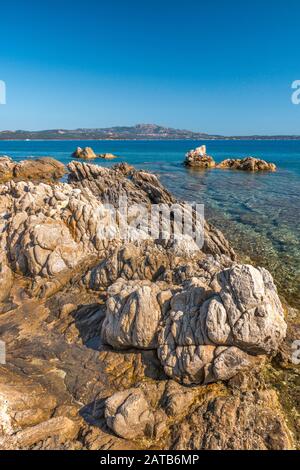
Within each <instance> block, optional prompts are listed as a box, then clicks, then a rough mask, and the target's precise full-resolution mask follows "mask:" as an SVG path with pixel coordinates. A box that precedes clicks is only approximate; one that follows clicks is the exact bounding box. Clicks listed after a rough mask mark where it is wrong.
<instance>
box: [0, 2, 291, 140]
mask: <svg viewBox="0 0 300 470" xmlns="http://www.w3.org/2000/svg"><path fill="white" fill-rule="evenodd" d="M299 18H300V2H298V0H288V1H281V0H276V1H274V0H273V1H271V0H261V1H258V0H252V1H251V2H250V1H249V2H242V1H233V0H228V1H225V0H214V1H213V2H208V1H205V2H202V1H191V0H186V1H180V2H179V1H176V0H173V1H169V0H160V1H157V0H152V1H150V2H142V1H133V0H127V1H125V0H123V1H121V0H115V1H111V0H110V1H105V2H104V1H102V0H97V1H93V0H85V1H78V0H77V1H76V0H75V1H73V2H71V1H69V0H61V1H57V0H51V1H50V0H44V1H43V2H41V1H34V0H26V1H25V0H23V1H14V0H11V1H10V2H5V3H4V2H2V4H1V20H2V21H1V28H0V80H4V81H5V82H6V86H7V104H6V105H1V106H0V129H1V130H3V129H48V128H77V127H106V126H112V125H132V124H136V123H141V122H146V123H157V124H161V125H166V126H171V127H178V128H186V129H193V130H199V131H203V132H209V133H220V134H227V135H228V134H254V133H259V134H266V133H268V134H278V133H280V134H281V133H282V134H292V133H296V134H300V125H299V124H300V105H299V106H295V105H293V104H292V103H291V93H292V90H291V84H292V82H293V81H294V80H296V79H300V60H299V59H300V53H299V50H300V28H299Z"/></svg>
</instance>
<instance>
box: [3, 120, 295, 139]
mask: <svg viewBox="0 0 300 470" xmlns="http://www.w3.org/2000/svg"><path fill="white" fill-rule="evenodd" d="M26 139H30V140H31V139H32V140H35V139H37V140H98V139H99V140H178V139H181V140H221V139H222V140H223V139H228V140H232V139H236V140H248V139H250V140H261V139H263V140H274V139H277V140H288V139H293V140H300V136H259V135H254V136H221V135H209V134H205V133H203V132H193V131H187V130H181V129H172V128H171V127H163V126H158V125H156V124H137V125H135V126H130V127H128V126H127V127H126V126H120V127H119V126H117V127H107V128H99V129H74V130H67V129H52V130H44V131H24V130H18V131H9V130H6V131H0V140H26Z"/></svg>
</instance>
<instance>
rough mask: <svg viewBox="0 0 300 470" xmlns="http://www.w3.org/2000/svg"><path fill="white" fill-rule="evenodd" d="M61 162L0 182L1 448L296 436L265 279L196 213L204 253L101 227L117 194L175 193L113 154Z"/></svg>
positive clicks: (152, 199) (197, 443) (200, 444)
mask: <svg viewBox="0 0 300 470" xmlns="http://www.w3.org/2000/svg"><path fill="white" fill-rule="evenodd" d="M6 164H9V162H6ZM0 168H1V167H0ZM69 170H70V174H69V181H68V183H58V182H55V183H54V182H48V183H47V184H45V183H44V182H39V183H38V182H32V181H18V182H15V181H11V180H10V181H8V182H6V183H5V184H1V185H0V213H1V214H2V218H1V220H0V248H1V250H0V283H1V293H0V339H1V340H2V341H5V343H6V351H7V357H6V364H5V365H1V366H0V448H3V449H9V448H15V449H95V450H96V449H97V450H99V449H109V450H114V449H118V450H121V449H137V448H142V449H146V448H155V449H171V448H174V449H215V448H223V449H231V448H237V449H250V448H259V449H289V448H292V447H293V446H295V445H297V444H295V442H294V439H295V438H294V436H295V433H294V430H293V428H291V430H290V429H289V428H288V427H287V425H286V424H285V417H284V413H283V410H282V408H281V404H280V402H279V399H278V396H277V393H275V392H274V390H273V388H272V387H271V384H270V382H265V379H264V367H265V366H264V364H265V363H268V356H273V355H274V354H276V351H277V350H278V348H279V347H280V345H281V343H282V341H283V339H284V336H285V331H286V324H285V321H284V317H283V311H282V306H281V303H280V301H279V298H278V295H277V291H276V288H275V286H274V283H273V280H272V278H271V276H270V274H269V273H268V272H267V271H265V270H264V269H262V268H253V267H252V266H249V265H244V264H238V263H237V261H236V257H235V254H234V251H233V250H232V248H231V247H230V245H229V244H228V242H227V241H226V240H225V238H224V237H223V235H222V234H221V233H220V232H219V231H217V230H216V229H214V227H212V226H210V225H209V224H207V223H205V224H204V235H205V240H204V245H203V247H202V248H200V247H199V246H197V244H195V243H194V242H193V240H192V239H191V238H188V237H187V238H184V239H182V240H175V239H172V238H171V239H170V240H164V239H160V238H158V239H155V240H153V239H146V240H138V239H136V240H133V241H128V240H126V241H124V240H122V239H121V238H119V237H118V235H119V234H118V232H117V231H113V232H112V233H111V236H110V237H107V236H105V237H103V229H108V228H109V230H110V229H111V225H112V224H111V222H112V220H111V212H110V211H109V209H108V207H107V206H106V205H105V204H106V203H109V204H111V205H112V206H113V207H115V208H117V207H118V202H119V195H124V196H126V197H127V198H128V201H129V204H128V205H129V206H132V205H133V204H134V203H136V202H138V203H139V202H141V201H143V202H144V203H145V204H146V205H147V206H150V205H151V204H152V203H164V204H168V205H172V204H180V201H176V200H175V199H174V198H173V196H172V195H171V194H170V193H169V192H168V191H166V190H165V188H163V186H162V185H161V184H160V183H159V180H158V179H157V178H156V177H155V176H154V175H151V174H149V173H147V172H143V171H136V170H134V169H133V168H131V167H129V166H127V165H124V164H120V165H116V166H115V167H113V168H111V169H108V168H101V167H98V166H96V165H91V164H86V163H82V162H79V161H75V162H72V163H71V164H70V165H69ZM119 216H120V217H121V214H119ZM132 216H133V215H132ZM197 227H198V226H197ZM252 382H253V383H252ZM186 385H189V386H188V387H187V386H186ZM292 431H293V432H292ZM293 433H294V434H293Z"/></svg>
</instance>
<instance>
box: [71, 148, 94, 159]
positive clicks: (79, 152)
mask: <svg viewBox="0 0 300 470" xmlns="http://www.w3.org/2000/svg"><path fill="white" fill-rule="evenodd" d="M72 156H73V157H75V158H83V159H85V160H91V159H93V158H97V155H96V154H95V152H94V150H93V149H92V148H91V147H84V148H81V147H77V149H76V150H75V152H73V154H72Z"/></svg>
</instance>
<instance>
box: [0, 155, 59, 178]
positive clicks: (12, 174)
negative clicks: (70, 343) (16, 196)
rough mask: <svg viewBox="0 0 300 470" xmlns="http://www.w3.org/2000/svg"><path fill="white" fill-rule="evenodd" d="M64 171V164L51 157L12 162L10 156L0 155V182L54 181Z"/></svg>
mask: <svg viewBox="0 0 300 470" xmlns="http://www.w3.org/2000/svg"><path fill="white" fill-rule="evenodd" d="M65 173H66V168H65V166H64V165H63V164H62V163H60V162H59V161H57V160H55V159H54V158H51V157H41V158H37V159H29V160H24V161H21V162H14V161H13V160H12V159H11V158H10V157H0V183H5V182H6V181H10V180H14V181H28V180H31V181H54V180H58V179H60V178H62V176H64V174H65Z"/></svg>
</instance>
